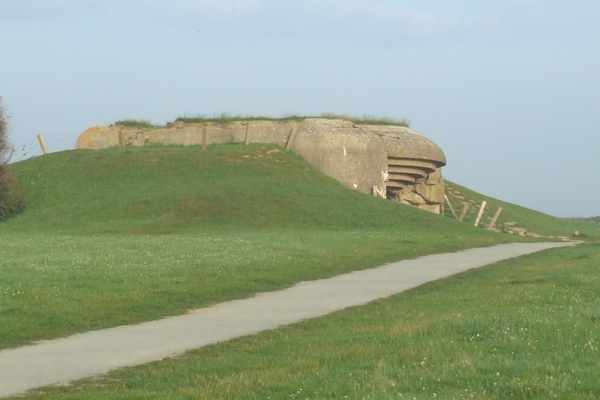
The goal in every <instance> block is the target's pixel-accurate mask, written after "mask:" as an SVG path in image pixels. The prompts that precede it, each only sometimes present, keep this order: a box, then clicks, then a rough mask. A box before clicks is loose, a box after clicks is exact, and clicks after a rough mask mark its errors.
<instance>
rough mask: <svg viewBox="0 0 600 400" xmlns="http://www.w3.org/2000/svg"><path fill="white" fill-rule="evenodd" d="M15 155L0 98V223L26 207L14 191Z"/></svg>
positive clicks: (0, 98)
mask: <svg viewBox="0 0 600 400" xmlns="http://www.w3.org/2000/svg"><path fill="white" fill-rule="evenodd" d="M13 153H14V147H13V146H12V145H11V143H10V142H9V140H8V123H7V116H6V114H5V110H4V107H3V106H2V97H0V222H1V221H4V220H6V219H8V218H9V217H10V216H11V215H13V214H17V213H19V212H20V211H22V210H23V206H24V202H23V201H22V200H21V199H19V198H17V197H16V196H15V195H14V193H13V190H12V176H11V174H10V165H9V162H10V158H11V157H12V155H13Z"/></svg>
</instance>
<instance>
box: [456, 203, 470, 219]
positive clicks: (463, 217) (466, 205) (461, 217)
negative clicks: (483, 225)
mask: <svg viewBox="0 0 600 400" xmlns="http://www.w3.org/2000/svg"><path fill="white" fill-rule="evenodd" d="M468 209H469V205H468V204H465V206H464V207H463V210H462V213H460V218H459V219H458V220H459V221H460V222H462V221H463V219H465V215H467V210H468Z"/></svg>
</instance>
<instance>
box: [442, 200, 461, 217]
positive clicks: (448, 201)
mask: <svg viewBox="0 0 600 400" xmlns="http://www.w3.org/2000/svg"><path fill="white" fill-rule="evenodd" d="M444 199H446V203H447V204H448V207H450V211H452V215H454V219H456V220H458V217H457V216H456V211H454V207H452V203H450V199H449V198H448V196H446V195H444Z"/></svg>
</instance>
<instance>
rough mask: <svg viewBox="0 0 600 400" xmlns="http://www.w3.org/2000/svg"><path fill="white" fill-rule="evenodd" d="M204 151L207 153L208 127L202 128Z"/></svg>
mask: <svg viewBox="0 0 600 400" xmlns="http://www.w3.org/2000/svg"><path fill="white" fill-rule="evenodd" d="M202 151H206V127H203V128H202Z"/></svg>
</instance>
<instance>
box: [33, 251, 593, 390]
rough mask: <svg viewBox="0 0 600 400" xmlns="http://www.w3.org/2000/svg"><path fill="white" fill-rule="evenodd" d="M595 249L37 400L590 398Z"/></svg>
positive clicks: (475, 275) (499, 270)
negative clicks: (158, 399)
mask: <svg viewBox="0 0 600 400" xmlns="http://www.w3.org/2000/svg"><path fill="white" fill-rule="evenodd" d="M599 264H600V245H599V244H597V243H595V244H584V245H579V246H577V247H573V248H562V249H554V250H548V251H544V252H541V253H537V254H532V255H529V256H525V257H520V258H518V259H512V260H507V261H504V262H501V263H498V264H495V265H490V266H487V267H483V268H480V269H477V270H471V271H467V272H465V273H462V274H458V275H455V276H452V277H450V278H447V279H443V280H439V281H435V282H431V283H428V284H425V285H423V286H421V287H418V288H415V289H412V290H409V291H407V292H404V293H401V294H399V295H395V296H393V297H390V298H387V299H383V300H378V301H375V302H373V303H370V304H369V305H367V306H363V307H356V308H352V309H348V310H344V311H340V312H337V313H335V314H332V315H330V316H327V317H322V318H318V319H314V320H310V321H305V322H302V323H298V324H295V325H292V326H288V327H284V328H280V329H278V330H275V331H268V332H263V333H260V334H257V335H254V336H248V337H244V338H240V339H235V340H231V341H228V342H226V343H222V344H217V345H213V346H208V347H204V348H201V349H198V350H195V351H192V352H188V353H186V354H184V355H182V356H180V357H176V358H168V359H165V360H163V361H159V362H154V363H151V364H148V365H144V366H140V367H133V368H126V369H122V370H118V371H114V372H111V373H109V374H108V375H106V376H104V377H98V378H94V379H86V380H81V381H77V382H74V383H72V384H71V385H70V386H67V387H52V388H43V389H39V390H35V391H32V392H31V393H30V394H29V396H27V397H26V398H38V397H39V398H44V399H105V398H110V399H156V398H161V399H283V398H299V399H329V398H349V399H391V398H406V399H431V398H441V399H450V398H465V399H469V398H478V399H506V398H516V399H527V398H540V399H547V398H561V399H597V398H599V397H600V381H599V380H598V371H599V370H600V357H599V346H600V329H599V324H600V304H599V298H600V269H599V268H598V265H599Z"/></svg>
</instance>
